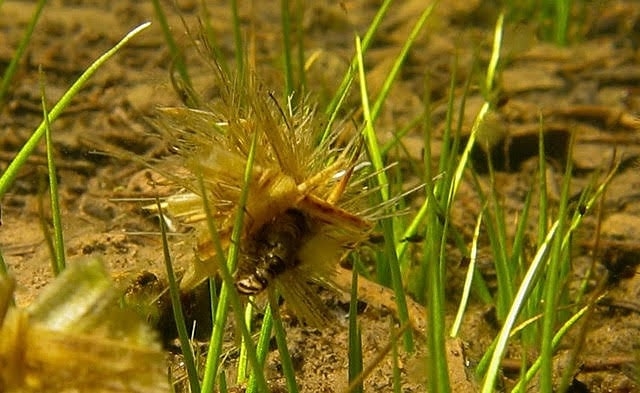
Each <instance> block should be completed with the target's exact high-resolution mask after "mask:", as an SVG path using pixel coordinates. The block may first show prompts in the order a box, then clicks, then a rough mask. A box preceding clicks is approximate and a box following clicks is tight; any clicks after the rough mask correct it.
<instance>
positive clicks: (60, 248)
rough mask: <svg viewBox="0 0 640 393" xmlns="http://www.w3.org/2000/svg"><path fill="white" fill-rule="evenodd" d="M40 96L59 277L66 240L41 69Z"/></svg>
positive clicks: (56, 267) (55, 269)
mask: <svg viewBox="0 0 640 393" xmlns="http://www.w3.org/2000/svg"><path fill="white" fill-rule="evenodd" d="M39 72H40V95H41V101H42V114H43V118H44V123H45V140H46V150H47V168H48V171H49V196H50V198H51V219H52V221H53V252H54V255H53V261H52V262H53V263H52V265H53V273H54V274H55V275H56V276H57V275H58V274H60V272H62V271H63V270H64V267H65V257H64V239H63V234H62V219H61V214H60V199H59V193H58V176H57V172H56V163H55V159H54V157H53V141H52V140H51V124H49V116H48V115H47V103H46V99H45V91H44V74H43V73H42V67H40V70H39Z"/></svg>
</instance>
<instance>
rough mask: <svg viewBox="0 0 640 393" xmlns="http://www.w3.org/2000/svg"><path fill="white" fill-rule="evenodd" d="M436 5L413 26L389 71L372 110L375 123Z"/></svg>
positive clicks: (429, 7) (424, 12)
mask: <svg viewBox="0 0 640 393" xmlns="http://www.w3.org/2000/svg"><path fill="white" fill-rule="evenodd" d="M435 5H436V2H433V3H432V4H431V5H430V6H428V7H427V8H425V10H424V11H422V14H420V18H418V21H417V22H416V24H415V25H414V26H413V29H411V32H410V33H409V36H408V37H407V40H406V41H405V42H404V44H403V45H402V49H401V50H400V54H399V55H398V57H397V58H396V61H395V62H394V63H393V66H392V67H391V70H390V71H389V73H388V74H387V77H386V78H385V80H384V82H383V83H382V88H381V89H380V94H379V96H378V98H377V99H376V101H375V103H374V104H373V107H372V108H371V118H372V119H373V121H375V120H376V119H377V118H378V115H379V114H380V110H381V109H382V105H383V104H384V102H385V100H386V98H387V96H388V95H389V92H390V91H391V87H392V86H393V82H394V81H395V79H396V76H397V75H398V73H399V72H400V69H401V67H402V64H403V63H404V60H405V59H406V57H407V54H408V53H409V50H410V49H411V46H412V45H413V43H414V42H415V40H416V38H417V37H418V34H419V33H420V32H421V31H422V28H423V27H424V24H425V22H426V21H427V19H428V18H429V16H430V15H431V12H432V11H433V8H434V7H435Z"/></svg>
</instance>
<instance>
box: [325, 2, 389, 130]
mask: <svg viewBox="0 0 640 393" xmlns="http://www.w3.org/2000/svg"><path fill="white" fill-rule="evenodd" d="M391 3H392V0H385V1H384V2H383V3H382V4H381V5H380V7H378V11H377V12H376V15H375V16H374V17H373V20H372V21H371V24H370V25H369V28H368V29H367V32H366V33H365V34H364V37H363V38H362V42H361V44H362V48H361V52H362V53H365V52H366V51H367V49H369V45H370V44H371V41H372V40H373V36H374V35H375V33H376V32H377V31H378V28H379V27H380V24H381V23H382V20H383V19H384V16H385V15H386V14H387V11H388V10H389V7H390V6H391ZM358 56H359V55H358V54H357V53H356V54H355V55H354V56H353V59H351V64H350V65H349V69H348V70H347V73H346V74H345V75H344V77H343V78H342V82H340V86H339V87H338V90H337V91H336V94H335V96H333V99H332V100H331V102H330V103H329V105H328V106H327V109H326V111H325V114H327V115H328V116H329V119H328V121H327V124H326V126H325V127H324V130H323V132H322V134H321V137H320V142H323V141H324V140H325V138H326V137H327V135H329V133H330V131H331V127H333V123H334V122H335V121H336V118H337V117H338V112H339V111H340V107H341V106H342V104H343V103H344V100H345V98H346V97H347V93H348V92H349V88H350V87H351V84H352V83H353V79H354V77H355V75H356V73H357V72H358V61H359V60H358Z"/></svg>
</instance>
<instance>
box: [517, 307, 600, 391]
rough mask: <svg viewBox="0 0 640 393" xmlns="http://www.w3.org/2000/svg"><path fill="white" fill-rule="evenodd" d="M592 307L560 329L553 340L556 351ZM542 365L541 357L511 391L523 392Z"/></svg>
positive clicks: (579, 313)
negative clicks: (570, 330)
mask: <svg viewBox="0 0 640 393" xmlns="http://www.w3.org/2000/svg"><path fill="white" fill-rule="evenodd" d="M590 307H591V305H589V306H585V307H583V308H581V309H580V310H578V312H577V313H575V314H574V315H573V316H572V317H571V318H570V319H569V320H568V321H567V322H566V323H564V324H563V325H562V326H561V327H560V329H558V332H557V333H556V334H555V335H554V336H553V340H552V342H551V345H552V347H553V349H554V350H555V349H556V348H558V345H560V342H561V341H562V339H563V338H564V336H566V334H567V333H568V332H569V329H571V328H572V327H573V326H574V325H575V324H576V323H577V322H578V321H579V320H580V318H582V317H583V316H584V315H585V313H586V312H587V311H588V310H589V308H590ZM541 364H542V357H540V356H539V357H538V358H537V359H536V360H535V362H533V364H532V365H531V367H529V369H528V370H527V372H526V373H525V375H524V380H520V381H518V383H516V384H515V386H514V387H513V389H511V391H512V392H518V391H523V389H524V388H525V387H526V386H527V384H528V383H529V382H530V381H531V380H532V379H533V377H534V376H535V375H536V373H537V372H538V370H539V369H540V366H541Z"/></svg>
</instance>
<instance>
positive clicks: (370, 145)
mask: <svg viewBox="0 0 640 393" xmlns="http://www.w3.org/2000/svg"><path fill="white" fill-rule="evenodd" d="M356 55H357V59H358V71H359V75H360V94H361V99H362V109H363V114H364V122H365V129H364V137H365V142H366V145H367V151H368V153H369V159H370V160H371V162H372V163H373V169H374V171H376V172H377V176H376V178H377V182H378V185H379V186H380V197H381V201H382V203H384V202H386V201H388V200H389V188H388V187H389V181H388V179H387V175H386V172H385V171H384V164H383V162H382V156H381V154H380V146H379V145H378V139H377V136H376V132H375V129H374V127H373V119H372V118H371V111H370V109H369V97H368V91H367V82H366V78H365V73H364V60H363V58H362V56H363V52H362V46H361V43H360V39H359V38H357V37H356ZM381 225H382V230H383V234H384V239H385V242H384V243H385V246H384V254H385V256H386V258H387V264H388V266H389V270H390V272H391V282H392V285H393V290H394V292H395V295H396V303H397V305H398V314H399V317H400V323H401V324H402V325H404V324H406V323H408V321H409V312H408V310H407V303H406V299H405V293H404V285H403V283H402V275H401V273H400V266H399V264H398V255H397V254H396V250H395V245H394V244H395V241H394V237H395V236H394V230H393V218H385V219H383V220H382V221H381ZM404 344H405V349H406V350H407V351H408V352H412V351H413V348H414V344H413V337H412V336H411V331H409V330H407V331H406V332H405V334H404Z"/></svg>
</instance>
